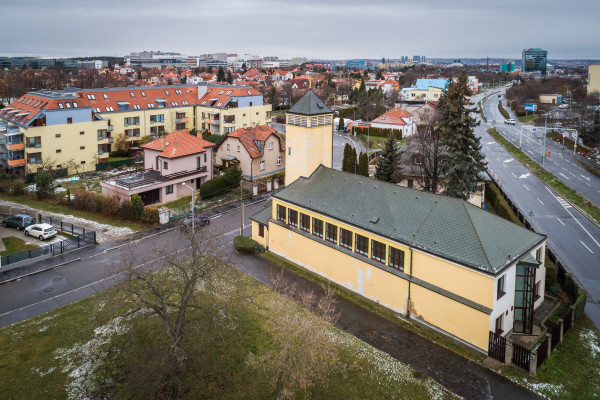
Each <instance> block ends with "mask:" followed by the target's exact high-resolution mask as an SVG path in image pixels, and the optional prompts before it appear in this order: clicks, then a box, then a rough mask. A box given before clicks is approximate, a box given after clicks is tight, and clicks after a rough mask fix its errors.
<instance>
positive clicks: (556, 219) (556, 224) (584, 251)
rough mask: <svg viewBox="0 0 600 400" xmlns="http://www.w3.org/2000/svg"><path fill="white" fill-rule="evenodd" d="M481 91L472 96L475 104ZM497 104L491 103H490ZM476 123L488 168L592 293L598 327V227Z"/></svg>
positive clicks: (589, 309)
mask: <svg viewBox="0 0 600 400" xmlns="http://www.w3.org/2000/svg"><path fill="white" fill-rule="evenodd" d="M482 97H483V95H478V96H473V101H474V102H475V103H476V102H477V101H479V100H480V98H482ZM492 103H493V102H492ZM491 127H492V124H491V123H489V122H487V123H486V122H482V123H481V125H480V126H479V127H477V128H476V131H475V132H476V134H477V135H478V136H480V137H481V138H482V139H481V144H482V147H483V152H484V154H485V155H486V161H487V163H488V171H489V172H490V175H491V176H492V177H494V179H495V180H496V181H497V182H498V183H499V185H500V186H501V187H502V189H503V190H504V191H505V192H506V193H507V194H508V196H509V197H510V198H511V200H512V201H513V202H514V203H515V204H516V206H517V207H518V208H519V209H520V210H521V213H522V214H523V215H525V216H527V219H528V221H529V223H530V224H531V225H532V226H533V227H534V228H535V230H536V232H539V233H542V234H545V235H547V236H548V246H549V247H550V249H552V251H553V252H554V254H555V255H556V256H557V257H558V258H559V259H560V261H561V263H562V264H563V265H564V266H565V268H566V269H567V271H568V272H571V273H572V274H573V275H574V276H575V279H576V280H577V282H578V283H579V285H580V286H582V287H583V288H584V289H585V290H586V291H587V292H588V301H587V306H586V313H587V315H588V316H589V317H590V318H591V319H592V321H593V322H594V324H595V325H596V327H599V328H600V228H599V227H598V226H596V225H595V224H593V223H592V222H591V221H590V220H588V219H587V218H586V217H584V216H583V215H582V214H581V213H579V212H578V211H577V210H576V209H575V208H574V207H572V206H571V205H570V204H569V203H567V202H566V201H565V200H564V199H563V198H562V197H561V196H559V195H558V194H557V193H556V192H555V191H554V190H552V189H550V188H548V187H547V186H546V184H544V183H543V182H542V181H541V180H539V179H538V178H537V177H535V176H534V175H532V174H531V173H530V172H529V170H528V169H526V168H525V167H524V166H523V165H522V164H521V163H519V162H518V161H517V160H515V159H514V158H513V157H512V155H510V153H508V152H507V151H506V150H504V148H503V147H502V146H500V145H499V144H498V143H497V142H496V141H495V140H494V139H492V137H491V136H490V135H489V134H488V133H487V130H488V129H489V128H491Z"/></svg>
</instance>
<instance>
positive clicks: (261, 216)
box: [250, 201, 272, 225]
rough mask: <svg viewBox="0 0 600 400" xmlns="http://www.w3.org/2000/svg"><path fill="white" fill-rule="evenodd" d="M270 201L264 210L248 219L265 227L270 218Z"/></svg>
mask: <svg viewBox="0 0 600 400" xmlns="http://www.w3.org/2000/svg"><path fill="white" fill-rule="evenodd" d="M271 203H272V202H271V201H269V202H268V203H267V204H266V205H265V208H263V209H262V210H260V211H259V212H257V213H256V214H254V215H253V216H251V217H250V219H251V220H252V221H256V222H260V223H261V224H263V225H267V222H268V221H269V218H271V215H272V214H271Z"/></svg>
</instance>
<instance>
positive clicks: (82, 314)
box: [0, 270, 457, 400]
mask: <svg viewBox="0 0 600 400" xmlns="http://www.w3.org/2000/svg"><path fill="white" fill-rule="evenodd" d="M231 275H234V276H237V277H238V278H237V279H239V280H240V282H241V286H242V289H241V290H242V291H243V292H244V298H243V299H241V298H238V299H237V300H236V299H235V298H234V299H233V302H232V303H228V304H229V305H228V306H227V307H225V308H224V309H223V310H222V311H220V314H219V315H221V316H222V318H224V319H225V321H226V322H223V321H221V323H216V324H212V323H206V324H201V323H199V322H197V321H193V320H192V317H197V316H198V314H194V312H191V315H190V316H189V317H190V318H189V321H190V323H192V324H193V326H192V330H191V331H190V334H189V338H188V341H187V343H186V345H187V349H188V354H189V356H190V357H189V358H188V361H187V363H186V368H185V370H184V372H181V373H180V374H178V375H177V374H176V373H175V372H174V371H173V369H171V368H170V364H167V363H166V362H165V361H164V359H165V358H164V357H165V355H166V354H169V351H170V349H169V346H168V343H167V341H166V340H165V337H166V335H165V332H164V327H163V326H162V322H161V321H160V320H158V319H157V318H155V317H149V318H147V317H146V318H144V317H140V318H135V319H128V318H124V319H118V318H114V315H116V314H115V313H114V312H112V309H113V307H121V308H122V307H123V303H121V305H120V306H119V305H116V304H111V301H112V302H115V303H117V300H116V299H112V300H111V294H112V293H113V292H112V291H108V292H105V293H103V294H100V295H96V296H94V297H91V298H87V299H84V300H81V301H78V302H76V303H73V304H71V305H67V306H64V307H62V308H60V309H57V310H54V311H51V312H49V313H46V314H43V315H40V316H38V317H35V318H32V319H30V320H27V321H24V322H21V323H17V324H14V325H12V326H9V327H6V328H3V329H0V372H1V373H2V376H3V378H4V379H2V381H1V382H0V391H1V393H2V397H4V398H22V399H34V398H48V399H80V398H115V399H116V398H127V399H150V398H161V399H162V398H173V397H175V396H173V395H172V394H171V391H172V390H173V386H175V388H176V389H177V388H178V387H179V388H180V387H185V388H186V391H184V392H179V393H178V395H179V397H178V398H181V399H225V400H227V399H242V398H243V399H266V398H275V393H274V390H273V388H272V387H271V386H270V384H269V381H270V378H271V376H270V375H268V374H265V373H263V372H262V371H261V370H260V368H256V367H253V366H251V365H249V364H248V363H247V360H248V357H249V355H250V354H251V353H252V354H256V353H257V352H259V351H261V350H262V349H273V350H275V348H274V347H273V346H274V342H273V341H272V340H271V337H272V334H273V332H274V328H275V326H274V325H273V321H272V320H271V319H270V316H271V315H272V314H273V313H274V312H276V310H278V309H280V308H281V307H284V309H285V310H286V313H287V312H289V313H291V314H292V315H293V316H294V317H293V318H294V320H296V321H303V320H304V319H305V318H308V312H307V311H306V310H304V309H301V308H299V307H297V306H296V305H295V304H294V303H292V302H291V301H290V300H288V299H285V298H283V297H281V296H279V295H278V294H276V293H274V292H273V291H271V290H270V289H268V288H267V287H265V286H264V285H262V284H261V283H259V282H257V281H255V280H253V279H251V278H248V277H246V276H245V275H242V274H240V273H239V272H238V271H236V270H232V271H231ZM236 285H237V284H236ZM237 288H239V286H236V289H237ZM220 290H221V291H222V295H223V296H225V297H226V298H228V299H229V296H230V295H231V293H230V292H231V291H233V289H232V288H231V287H230V286H228V285H223V286H222V287H221V289H220ZM228 290H229V291H230V292H229V293H228V292H227V291H228ZM217 296H219V295H217ZM248 300H251V301H248ZM125 310H126V309H125ZM200 312H202V311H198V313H200ZM204 312H206V310H204ZM217 321H219V319H217ZM300 323H301V322H300ZM314 329H319V330H326V331H327V332H328V334H327V337H330V338H331V346H335V347H337V349H338V351H339V353H338V359H337V361H336V362H335V365H334V367H333V368H331V369H330V370H329V371H328V372H326V373H325V377H324V382H323V383H319V384H317V385H316V386H315V387H313V388H312V389H311V390H310V393H309V394H310V398H311V399H317V400H318V399H332V398H336V399H361V400H362V399H381V398H385V399H417V400H418V399H456V398H457V397H456V396H454V395H453V394H451V393H449V392H447V391H446V390H445V389H444V388H443V387H442V386H441V385H439V384H437V383H436V382H434V381H433V380H431V379H430V378H428V377H427V376H426V375H425V374H422V373H417V372H415V371H414V370H412V369H410V368H409V367H407V366H406V365H404V364H402V363H400V362H398V361H396V360H395V359H393V358H391V357H389V356H388V355H387V354H385V353H382V352H380V351H378V350H376V349H374V348H373V347H371V346H369V345H367V344H365V343H364V342H362V341H360V340H358V339H356V338H355V337H354V336H351V335H349V334H347V333H346V332H344V331H342V330H340V329H337V328H335V327H333V326H332V325H328V324H325V323H324V322H323V323H318V322H317V323H316V324H315V325H314ZM173 374H176V378H173ZM165 382H169V383H168V384H165ZM173 382H176V383H173ZM294 398H295V399H305V398H307V397H306V396H304V395H303V393H300V392H297V393H295V394H294Z"/></svg>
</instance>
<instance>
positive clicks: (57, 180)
mask: <svg viewBox="0 0 600 400" xmlns="http://www.w3.org/2000/svg"><path fill="white" fill-rule="evenodd" d="M78 180H79V177H78V176H71V177H69V178H59V179H55V180H54V182H77V181H78Z"/></svg>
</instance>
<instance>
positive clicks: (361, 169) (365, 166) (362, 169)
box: [356, 153, 369, 176]
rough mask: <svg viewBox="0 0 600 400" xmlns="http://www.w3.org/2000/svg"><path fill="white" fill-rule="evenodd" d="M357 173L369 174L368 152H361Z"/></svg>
mask: <svg viewBox="0 0 600 400" xmlns="http://www.w3.org/2000/svg"><path fill="white" fill-rule="evenodd" d="M356 173H357V174H358V175H362V176H369V157H367V153H360V157H358V168H357V169H356Z"/></svg>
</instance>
